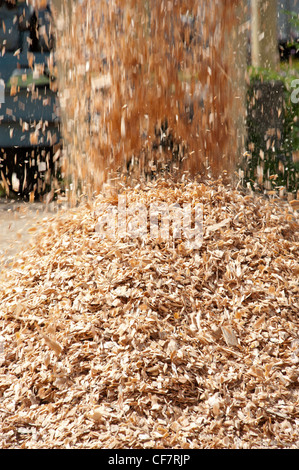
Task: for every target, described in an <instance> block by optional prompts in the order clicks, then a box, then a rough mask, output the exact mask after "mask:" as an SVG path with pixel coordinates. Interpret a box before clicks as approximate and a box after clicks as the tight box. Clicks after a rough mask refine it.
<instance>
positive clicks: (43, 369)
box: [0, 179, 299, 448]
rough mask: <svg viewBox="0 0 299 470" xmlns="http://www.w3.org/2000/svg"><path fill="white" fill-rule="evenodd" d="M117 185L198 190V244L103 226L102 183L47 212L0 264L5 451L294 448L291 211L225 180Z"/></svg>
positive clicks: (156, 193)
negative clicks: (92, 193)
mask: <svg viewBox="0 0 299 470" xmlns="http://www.w3.org/2000/svg"><path fill="white" fill-rule="evenodd" d="M123 192H124V193H125V194H126V197H127V201H128V203H131V202H134V201H142V202H143V203H144V204H146V205H147V206H148V204H150V202H152V201H153V200H155V201H157V200H158V201H165V202H167V203H169V204H170V203H174V202H177V203H179V204H183V203H187V202H189V203H193V204H194V203H195V202H199V203H202V204H203V222H204V224H203V225H204V234H203V244H202V246H201V248H200V249H198V250H189V251H188V250H186V248H185V246H184V244H183V243H181V242H180V240H176V242H175V243H174V242H173V240H171V239H170V240H169V241H161V240H159V239H156V240H154V239H153V240H151V239H148V240H147V241H146V242H145V241H144V240H142V239H128V238H119V239H118V238H116V239H111V240H109V239H107V238H105V239H100V238H99V234H98V233H97V232H96V230H95V228H96V224H97V214H98V213H99V210H102V211H103V210H104V211H105V207H107V203H108V204H113V205H116V204H117V195H116V194H115V193H113V191H112V192H111V194H109V195H108V194H107V195H106V196H99V197H97V198H95V200H94V201H93V202H88V203H82V204H81V205H80V206H79V207H77V208H73V209H71V210H68V211H62V212H61V213H59V214H58V215H55V216H53V217H52V218H50V219H49V220H48V221H47V222H45V223H44V227H43V228H42V229H40V230H39V233H38V235H37V236H36V238H35V239H34V242H33V243H32V245H31V246H30V247H29V248H28V249H27V250H26V251H24V252H23V253H21V254H20V255H19V256H18V257H17V258H16V260H15V262H14V264H13V266H12V267H11V268H10V269H7V270H5V271H3V272H2V275H1V290H0V325H1V338H0V364H1V367H0V418H1V419H0V423H1V424H0V428H1V432H0V436H1V437H0V439H1V442H0V445H1V448H129V447H130V448H265V447H268V448H298V445H299V434H298V423H299V413H298V404H299V394H298V361H299V329H298V327H299V321H298V306H299V299H298V274H299V263H298V259H299V256H298V255H299V244H298V213H297V212H296V211H295V210H294V208H292V206H290V205H288V204H282V203H277V202H275V200H268V199H265V198H258V197H257V196H254V195H250V194H247V195H244V194H241V193H240V192H238V191H237V190H235V189H233V188H231V187H227V186H224V185H223V184H222V183H221V181H218V182H217V181H216V182H206V183H204V184H203V183H196V182H180V183H174V182H171V181H166V180H163V179H162V180H158V181H156V182H154V183H151V184H147V185H143V184H140V186H139V187H138V188H135V189H124V190H123ZM105 204H106V205H105ZM223 221H226V222H225V223H222V222H223Z"/></svg>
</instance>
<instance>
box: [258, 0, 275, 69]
mask: <svg viewBox="0 0 299 470" xmlns="http://www.w3.org/2000/svg"><path fill="white" fill-rule="evenodd" d="M251 4H252V12H251V14H252V16H251V17H252V20H251V55H252V65H253V66H254V67H263V68H267V69H276V67H277V65H278V62H279V61H278V59H279V56H278V43H277V0H252V2H251Z"/></svg>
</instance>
